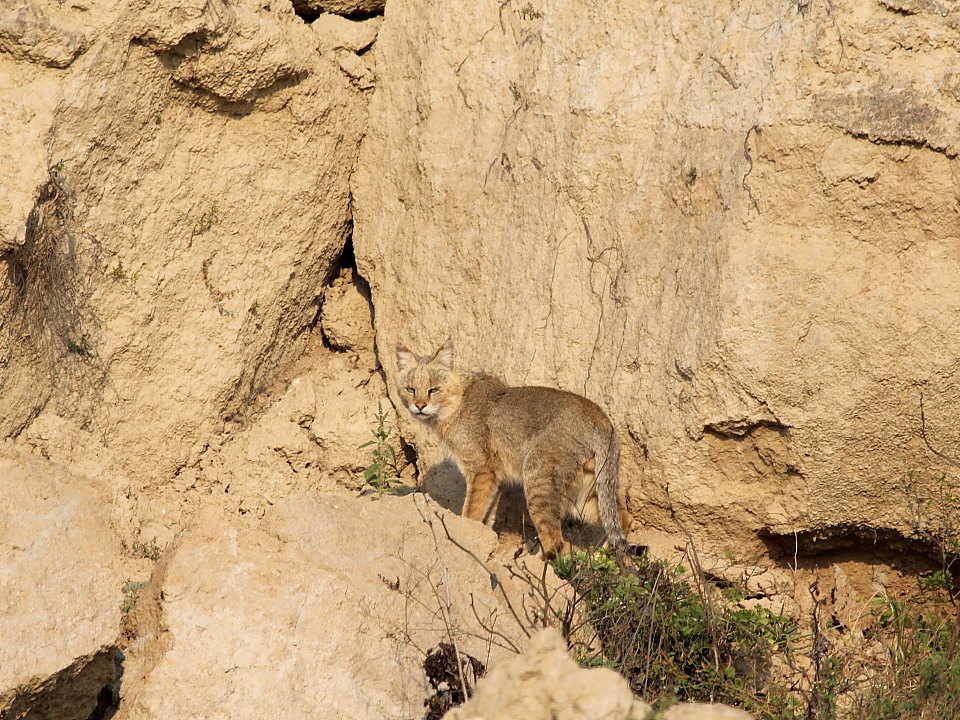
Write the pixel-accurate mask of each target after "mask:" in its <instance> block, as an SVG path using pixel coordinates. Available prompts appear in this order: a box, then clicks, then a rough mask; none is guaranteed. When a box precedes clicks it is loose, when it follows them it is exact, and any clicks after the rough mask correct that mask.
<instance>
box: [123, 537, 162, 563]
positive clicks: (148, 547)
mask: <svg viewBox="0 0 960 720" xmlns="http://www.w3.org/2000/svg"><path fill="white" fill-rule="evenodd" d="M130 551H131V553H132V554H133V556H134V557H137V558H144V559H146V560H153V561H154V562H156V561H157V560H159V559H160V546H159V545H157V543H156V542H155V541H153V540H151V541H150V542H140V541H139V540H134V541H133V545H132V546H131V548H130Z"/></svg>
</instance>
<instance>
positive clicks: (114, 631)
mask: <svg viewBox="0 0 960 720" xmlns="http://www.w3.org/2000/svg"><path fill="white" fill-rule="evenodd" d="M0 478H2V482H0V717H4V718H20V717H29V718H51V719H52V718H64V719H65V720H85V719H86V718H87V717H89V716H90V714H91V712H92V711H93V710H94V708H95V707H96V706H97V696H98V695H99V693H100V692H101V690H103V689H104V688H108V689H109V688H110V687H111V686H112V685H114V684H115V683H116V681H117V679H118V677H119V674H118V667H117V662H118V660H119V656H118V655H117V651H116V645H117V639H118V635H119V625H120V609H121V604H122V602H123V586H124V583H125V579H126V578H125V576H124V567H123V564H122V556H123V550H122V548H121V545H120V542H119V540H118V539H117V538H116V537H115V536H114V535H113V533H112V532H111V530H110V522H109V520H110V518H109V514H108V512H107V510H106V508H105V498H104V493H103V492H102V490H101V489H99V488H96V487H93V486H92V485H90V484H89V483H88V482H86V481H84V480H83V479H81V478H79V477H77V476H73V475H71V474H70V473H68V472H66V471H65V470H64V469H63V468H61V467H59V466H57V465H55V464H53V463H51V462H49V461H46V460H44V459H43V458H40V457H37V456H34V455H31V454H29V453H26V452H23V451H22V450H19V449H18V448H16V447H14V446H13V445H12V443H10V442H3V443H0Z"/></svg>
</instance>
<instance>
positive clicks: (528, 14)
mask: <svg viewBox="0 0 960 720" xmlns="http://www.w3.org/2000/svg"><path fill="white" fill-rule="evenodd" d="M517 13H518V14H519V15H520V17H522V18H523V19H524V20H539V19H540V18H542V17H543V13H542V12H540V11H539V10H535V9H534V7H533V4H532V3H529V2H528V3H527V4H526V5H524V6H523V7H522V8H520V9H519V10H518V11H517Z"/></svg>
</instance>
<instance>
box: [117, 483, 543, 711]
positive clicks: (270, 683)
mask: <svg viewBox="0 0 960 720" xmlns="http://www.w3.org/2000/svg"><path fill="white" fill-rule="evenodd" d="M441 518H443V520H442V522H441ZM443 523H445V524H446V527H447V528H448V530H449V532H450V536H451V537H452V538H453V539H454V540H456V542H457V543H459V544H460V545H462V546H464V547H465V548H469V551H470V552H473V553H474V554H475V555H476V556H477V557H478V558H481V559H483V560H484V561H485V560H486V559H487V558H488V557H489V556H490V554H491V552H492V550H493V547H494V546H495V544H496V536H495V535H494V533H492V532H491V531H490V530H489V529H487V528H485V527H484V526H482V525H480V524H478V523H473V522H469V521H466V520H463V519H462V518H459V517H457V516H455V515H452V514H450V513H447V512H446V511H438V510H437V506H436V504H434V503H430V502H428V501H426V499H425V496H423V495H413V496H407V497H402V498H401V497H390V496H384V497H383V498H382V499H379V500H376V499H371V498H360V499H357V498H352V497H348V496H345V495H318V494H315V493H299V494H293V495H291V496H289V497H288V498H287V499H286V500H284V501H281V502H279V503H277V504H276V505H275V506H274V507H273V508H271V510H270V511H269V512H268V513H267V515H266V517H265V519H264V524H263V526H262V529H251V528H249V527H247V526H246V525H245V524H244V523H242V522H240V521H239V520H238V519H236V518H235V517H231V516H228V515H224V514H223V513H221V512H219V511H215V510H207V511H204V512H203V513H201V514H200V515H199V516H198V518H197V520H196V522H195V524H194V525H193V526H191V528H189V529H188V530H187V531H186V532H185V533H184V534H183V536H182V537H181V538H180V539H179V540H178V541H177V543H176V545H175V547H174V548H173V549H172V550H171V552H170V553H169V555H168V557H167V558H166V559H165V560H164V561H163V562H162V563H161V564H160V565H159V566H158V567H157V570H156V572H155V575H154V577H153V580H152V582H151V585H150V586H149V587H148V588H147V589H146V590H145V591H144V594H143V597H142V599H141V601H140V603H139V604H138V606H137V608H136V609H135V610H134V612H133V613H132V614H131V617H130V624H129V631H130V635H131V636H132V637H135V638H136V639H135V640H134V641H133V642H132V644H131V645H129V646H128V647H127V648H126V656H127V662H126V665H125V673H124V681H123V686H122V688H121V692H122V701H121V704H120V711H119V713H118V714H117V716H116V717H117V720H121V719H123V720H128V719H132V718H136V719H141V718H143V719H146V718H168V717H195V716H205V717H208V716H210V712H211V709H212V708H216V711H215V716H217V717H240V716H244V717H254V716H256V717H281V716H287V715H289V713H290V708H296V714H297V716H298V717H311V718H314V717H315V718H358V719H359V718H371V717H377V718H397V719H399V718H411V717H420V716H422V714H423V700H424V698H425V697H426V695H427V688H426V677H425V676H424V673H423V669H422V663H423V658H424V653H425V651H426V650H428V649H429V648H430V647H432V646H433V645H436V644H437V643H438V642H439V641H441V640H449V638H450V637H451V636H452V637H455V638H456V639H457V641H458V643H459V645H460V647H461V648H462V649H463V650H464V651H465V652H468V653H470V654H472V655H474V656H476V657H478V658H481V659H482V660H483V661H485V662H489V661H490V660H494V661H495V660H497V659H499V658H502V657H504V656H505V655H506V654H508V651H506V650H504V649H503V647H502V646H504V645H505V644H508V643H509V644H513V645H515V646H516V647H517V648H521V647H523V645H524V641H523V638H524V632H525V631H524V628H522V627H521V624H520V623H518V622H517V621H516V620H515V619H514V618H513V616H512V614H511V613H510V612H509V610H508V607H507V605H506V604H505V602H504V599H503V598H504V597H505V596H506V597H509V598H510V599H511V602H512V604H513V607H514V608H515V609H516V611H517V612H518V613H519V614H520V616H521V617H524V616H523V615H522V613H523V611H524V606H525V603H524V596H523V593H522V589H523V587H522V584H520V585H518V584H516V583H515V582H514V581H513V580H512V579H511V577H510V574H509V573H508V572H507V571H506V569H505V568H504V567H503V566H502V565H500V564H499V563H496V562H489V563H488V566H489V567H490V568H491V569H492V570H493V571H494V572H495V573H496V582H495V583H494V582H492V578H491V575H490V574H489V573H488V572H487V571H486V570H484V568H483V567H482V566H481V565H480V563H479V562H477V560H475V559H474V558H471V557H470V555H469V554H468V553H467V552H465V551H464V550H462V549H460V548H458V547H456V546H455V545H454V544H453V543H452V542H451V541H450V540H448V539H447V536H446V532H445V531H444V527H443ZM371 528H376V530H375V531H371ZM528 562H529V568H530V572H531V573H532V576H533V577H538V576H539V572H540V570H539V568H540V567H541V566H540V565H539V562H538V561H536V560H532V559H530V560H528ZM474 612H476V616H475V615H474ZM477 618H479V619H480V620H481V621H482V622H478V620H477ZM494 630H495V631H496V633H497V634H494V633H493V632H492V631H494Z"/></svg>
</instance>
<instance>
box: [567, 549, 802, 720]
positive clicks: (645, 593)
mask: <svg viewBox="0 0 960 720" xmlns="http://www.w3.org/2000/svg"><path fill="white" fill-rule="evenodd" d="M555 570H556V572H557V575H558V576H560V577H561V578H562V579H566V580H569V581H570V582H571V584H572V585H573V587H574V588H575V590H576V591H577V593H578V595H579V598H580V600H581V601H582V608H581V609H582V612H583V614H584V619H585V621H586V625H585V626H581V627H586V626H589V627H590V628H591V629H592V631H593V632H594V633H595V638H593V639H590V640H586V641H583V640H581V642H580V643H578V644H575V648H578V651H577V653H576V654H577V656H578V661H579V662H580V663H581V664H582V665H585V666H594V665H599V664H603V665H608V666H610V667H614V668H616V669H617V670H618V671H619V672H620V673H621V674H622V675H624V677H626V678H627V680H628V681H629V682H630V685H631V687H632V688H633V690H634V692H636V693H637V694H638V695H640V696H641V697H643V698H645V699H647V700H648V701H652V702H653V703H654V707H664V706H666V705H669V704H672V703H673V702H676V701H688V700H700V701H710V702H725V703H729V704H733V705H738V706H741V707H744V708H746V709H748V710H750V711H752V712H754V713H756V714H757V716H758V717H763V718H778V720H779V719H781V718H789V717H793V715H792V713H793V707H794V706H795V700H794V699H792V698H791V697H790V696H789V694H788V693H787V692H785V691H783V692H780V691H777V690H774V691H771V689H770V688H768V687H767V684H768V683H767V680H768V678H769V673H770V666H771V659H772V657H773V656H774V655H775V654H778V653H789V652H791V651H792V647H793V645H794V643H795V642H796V640H797V637H798V626H797V623H796V622H795V621H794V620H792V619H790V618H787V617H785V616H783V615H778V614H775V613H773V612H771V611H770V610H768V609H766V608H763V607H759V606H752V607H746V606H743V605H740V604H737V603H736V602H734V601H733V600H732V599H730V598H728V597H724V595H723V593H721V592H720V591H719V590H718V589H717V588H715V587H712V586H710V587H707V586H704V585H703V584H701V583H698V582H696V581H695V580H694V578H693V577H692V576H691V574H690V573H689V571H688V570H687V569H686V568H684V567H682V566H675V567H671V566H669V565H667V564H665V563H663V562H658V561H653V560H649V559H647V558H646V557H640V558H635V559H630V558H625V557H619V556H616V555H614V554H612V553H611V552H609V551H606V550H601V551H599V552H596V553H590V552H585V551H578V552H575V553H574V554H572V555H568V556H562V557H560V558H558V559H557V561H556V563H555ZM760 690H763V692H760ZM798 717H799V716H798Z"/></svg>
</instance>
